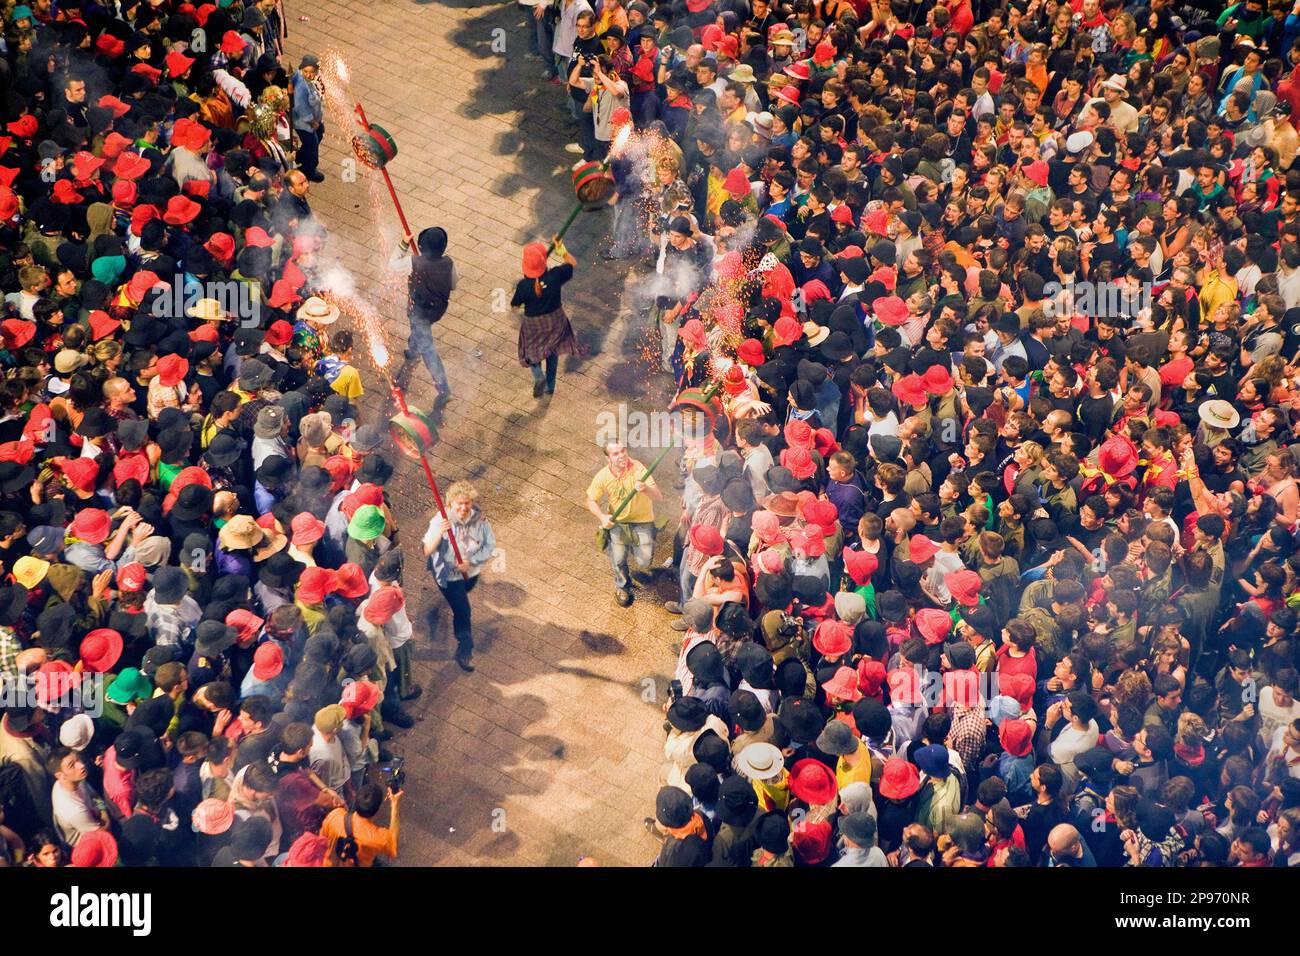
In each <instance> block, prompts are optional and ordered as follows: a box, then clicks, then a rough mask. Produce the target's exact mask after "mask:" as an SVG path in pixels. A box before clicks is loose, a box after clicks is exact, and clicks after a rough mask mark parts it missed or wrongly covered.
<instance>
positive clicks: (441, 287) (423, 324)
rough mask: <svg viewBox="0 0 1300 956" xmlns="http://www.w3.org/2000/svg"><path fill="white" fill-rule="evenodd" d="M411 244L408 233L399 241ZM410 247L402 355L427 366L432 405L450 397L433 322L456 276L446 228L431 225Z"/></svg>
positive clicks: (439, 315)
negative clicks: (435, 394)
mask: <svg viewBox="0 0 1300 956" xmlns="http://www.w3.org/2000/svg"><path fill="white" fill-rule="evenodd" d="M411 244H412V237H411V236H407V237H405V239H404V240H403V241H402V249H403V251H405V249H406V248H407V247H409V246H410V245H411ZM414 245H415V248H414V249H412V250H411V252H412V255H411V261H410V268H411V276H410V280H409V283H408V286H407V292H408V299H407V309H406V315H407V319H408V320H409V322H410V326H411V333H410V337H409V338H408V339H407V342H406V359H407V361H408V362H410V361H411V360H413V359H415V358H416V357H419V358H420V359H423V361H424V364H425V367H426V368H428V369H429V377H430V378H431V379H433V384H434V385H435V386H436V387H437V389H438V397H437V399H435V400H434V407H435V408H438V407H440V406H442V405H445V404H446V403H447V401H448V400H449V399H450V398H451V382H449V381H448V380H447V369H446V367H445V366H444V365H443V364H442V356H440V355H439V354H438V348H437V346H436V345H434V342H433V323H435V322H437V321H438V320H439V319H441V318H442V317H443V316H444V315H445V314H446V313H447V305H448V304H449V303H450V301H451V294H452V292H453V291H455V289H456V283H457V282H458V281H459V276H457V274H456V263H455V262H454V261H452V258H451V257H450V256H448V255H447V231H446V230H445V229H443V228H441V227H439V226H431V227H429V228H428V229H425V230H424V231H422V232H421V233H420V236H419V238H418V239H416V240H415V241H414Z"/></svg>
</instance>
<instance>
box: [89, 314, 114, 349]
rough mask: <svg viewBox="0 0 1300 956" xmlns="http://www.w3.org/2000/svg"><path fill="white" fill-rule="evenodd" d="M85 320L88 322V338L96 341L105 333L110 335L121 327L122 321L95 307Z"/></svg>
mask: <svg viewBox="0 0 1300 956" xmlns="http://www.w3.org/2000/svg"><path fill="white" fill-rule="evenodd" d="M87 321H89V322H90V340H91V341H92V342H98V341H99V340H100V339H102V338H104V337H105V336H107V335H112V334H113V333H114V332H116V331H117V330H118V329H120V328H121V327H122V323H121V322H119V321H117V319H115V318H113V317H112V316H111V315H109V314H108V313H107V312H105V311H104V310H103V309H95V310H94V311H93V312H91V313H90V315H89V317H88V319H87Z"/></svg>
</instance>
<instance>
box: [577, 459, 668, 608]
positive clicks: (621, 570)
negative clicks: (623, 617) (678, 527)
mask: <svg viewBox="0 0 1300 956" xmlns="http://www.w3.org/2000/svg"><path fill="white" fill-rule="evenodd" d="M605 457H606V458H607V459H608V463H607V464H606V465H605V467H604V468H602V469H601V470H600V471H598V472H597V473H596V477H594V478H592V479H591V484H590V485H588V486H587V510H588V511H590V512H591V513H592V514H593V515H595V517H596V520H597V521H599V522H600V526H601V527H602V528H607V529H609V531H610V533H609V544H608V545H607V546H606V548H605V550H606V552H607V553H608V554H609V564H610V567H611V568H613V570H614V594H615V598H616V600H617V601H618V603H619V605H620V606H622V607H627V606H628V605H629V604H631V603H632V578H631V576H630V575H629V574H628V568H627V557H628V551H629V549H630V550H631V551H632V554H633V557H635V559H636V563H637V565H638V567H639V568H640V569H641V570H642V571H645V570H647V569H648V568H649V567H650V562H651V561H653V560H654V550H655V508H654V503H655V502H656V501H662V500H663V492H661V491H660V490H659V488H658V487H657V486H656V485H655V481H654V478H653V477H649V476H647V477H646V479H645V480H644V481H642V480H641V476H642V475H644V474H645V467H644V466H643V465H642V464H641V463H640V462H637V461H633V460H632V457H631V456H630V455H629V454H628V453H627V445H625V444H623V443H622V442H614V441H612V442H607V443H606V444H605ZM629 496H631V500H630V501H628V503H627V506H626V507H624V508H623V510H622V511H621V512H620V513H619V515H618V520H617V522H616V521H615V520H614V518H613V514H614V512H616V511H618V509H619V506H620V505H622V504H623V502H624V501H625V500H626V499H627V498H628V497H629ZM602 501H604V503H605V507H604V508H602V507H601V502H602ZM616 524H617V527H615V525H616Z"/></svg>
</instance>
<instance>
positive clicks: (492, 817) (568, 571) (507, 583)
mask: <svg viewBox="0 0 1300 956" xmlns="http://www.w3.org/2000/svg"><path fill="white" fill-rule="evenodd" d="M288 12H289V31H290V36H289V41H288V52H289V54H290V57H291V58H292V59H293V60H294V62H295V63H296V61H297V58H298V57H299V56H301V55H302V54H303V53H305V52H308V51H311V52H316V53H320V54H324V53H325V52H326V51H328V50H335V51H337V52H339V53H340V54H342V55H343V57H344V58H345V59H346V61H347V64H348V67H349V71H350V74H351V86H352V91H353V93H354V94H355V96H356V97H358V98H359V99H360V100H361V102H362V104H363V106H364V108H365V111H366V113H367V116H368V118H369V120H370V121H371V122H372V123H377V124H379V125H382V126H384V127H385V128H386V129H388V131H389V132H390V133H392V135H393V137H394V138H395V139H396V141H397V143H398V146H399V154H398V156H397V158H396V160H395V161H394V162H393V163H392V165H391V167H390V171H391V173H392V176H393V179H394V183H395V185H396V188H397V191H398V193H399V195H400V196H401V198H402V201H403V205H404V207H405V210H406V214H407V216H408V219H409V220H410V224H411V228H412V229H413V231H415V232H417V233H418V232H419V231H420V229H422V228H424V227H426V226H429V225H434V224H438V225H442V226H444V227H445V228H446V229H447V231H448V232H449V234H450V237H451V241H450V248H449V253H450V255H451V256H452V257H453V258H454V259H455V261H456V263H457V267H458V269H459V272H460V276H461V287H460V288H459V289H458V290H457V292H456V293H455V294H454V295H453V297H452V303H451V308H450V311H449V312H448V315H447V316H446V317H445V318H444V319H443V320H442V321H441V322H440V323H439V324H438V325H437V326H435V338H436V340H437V342H438V348H439V351H440V353H441V355H442V356H443V359H444V361H445V362H446V364H447V366H448V370H449V375H450V379H451V382H452V391H453V395H454V399H453V401H452V402H451V404H450V406H449V407H448V408H447V410H446V414H445V416H444V420H443V422H442V440H441V442H440V444H439V445H438V447H437V449H436V452H435V454H434V455H433V456H432V461H433V465H434V469H435V471H436V472H437V473H438V475H439V483H440V485H441V486H442V487H443V488H445V487H446V485H447V483H449V482H451V481H453V480H456V479H459V478H469V479H472V480H473V481H474V482H475V483H476V484H477V485H478V488H479V490H480V492H481V494H482V502H481V503H482V505H483V507H484V509H485V510H486V513H487V515H488V517H489V518H490V519H491V521H492V524H493V526H494V529H495V531H496V534H497V538H498V541H499V547H500V548H501V554H500V560H499V561H497V562H496V567H495V569H494V570H489V571H488V572H487V573H485V575H484V580H483V581H482V583H481V584H480V586H479V587H478V589H477V590H476V591H475V593H474V615H475V622H474V624H475V627H474V630H475V641H476V643H477V645H478V650H477V653H476V655H475V657H476V661H477V664H478V670H477V671H476V672H475V673H473V674H464V673H462V672H461V671H460V669H459V668H458V667H457V666H456V664H455V662H454V661H453V660H452V657H451V652H452V647H453V642H452V639H451V634H450V616H451V615H450V611H449V609H448V608H447V606H446V604H445V603H444V601H443V599H442V596H441V595H440V594H439V593H438V591H437V588H436V587H433V586H432V585H431V583H430V578H429V577H428V575H427V573H426V572H425V571H424V565H423V561H422V559H421V557H420V552H419V538H420V537H421V536H422V534H423V531H424V528H425V526H426V523H427V521H428V519H429V516H430V513H431V509H432V503H431V500H430V495H429V493H428V491H427V489H426V486H425V484H424V481H423V478H422V476H421V474H420V472H419V469H418V466H416V465H414V464H413V463H411V462H407V461H402V462H401V463H400V464H399V466H398V472H397V475H396V476H395V478H394V479H393V481H392V482H391V483H390V485H389V488H390V491H391V492H392V497H393V499H394V503H395V506H396V509H397V512H398V517H399V520H400V522H401V526H402V529H403V531H402V535H403V542H402V543H403V547H404V549H405V551H406V556H407V559H408V561H407V571H406V590H407V594H408V599H409V600H410V602H411V604H412V605H413V607H412V608H411V611H412V619H413V621H415V623H416V647H417V650H416V665H415V672H416V676H417V677H418V679H419V683H420V684H421V685H422V686H423V687H424V694H423V696H422V697H421V698H420V699H419V700H417V701H416V702H414V704H412V705H410V707H411V710H412V712H413V713H414V714H415V715H416V716H417V717H418V723H417V724H416V726H415V728H414V729H412V730H410V731H407V732H399V735H398V738H397V740H396V746H395V747H394V749H395V751H396V752H399V753H401V754H403V755H404V756H405V757H406V759H407V769H408V779H409V784H408V795H407V799H406V801H405V802H404V804H403V806H404V812H403V821H402V822H403V828H402V846H401V862H402V863H403V864H406V865H412V864H422V865H428V864H456V865H469V864H477V865H553V866H570V865H573V864H574V863H575V862H576V861H577V860H578V858H579V857H581V856H583V855H590V856H594V857H595V858H596V859H597V860H599V861H600V862H601V863H602V864H603V865H607V866H608V865H618V864H624V865H626V864H644V863H646V862H648V861H649V860H650V859H651V858H652V856H653V854H654V852H655V849H656V844H655V843H654V842H653V840H652V839H651V838H650V837H649V836H648V835H647V834H646V832H645V830H644V828H643V826H642V822H641V821H642V819H643V818H644V817H645V816H647V815H648V814H650V813H652V812H653V798H654V791H655V788H656V774H657V771H658V765H659V763H660V762H661V757H662V741H663V734H662V732H661V729H660V728H661V723H662V720H663V715H662V713H661V711H660V709H659V707H658V705H656V704H655V703H652V702H648V701H647V699H646V698H647V697H648V696H649V694H648V692H647V688H652V689H653V693H654V695H655V696H656V697H657V698H658V699H660V700H662V697H663V693H664V689H665V686H666V682H667V679H668V677H669V674H670V672H671V669H672V666H673V661H674V653H673V650H672V644H671V638H672V637H673V636H674V632H673V631H671V630H669V629H668V628H667V626H666V622H667V615H666V614H665V612H664V611H663V610H662V608H661V607H660V606H659V602H658V601H657V600H653V599H648V598H647V596H646V595H644V594H639V595H638V600H637V602H636V603H635V604H634V605H633V606H632V607H631V608H628V609H622V608H619V607H618V606H617V605H616V604H615V603H614V601H613V588H612V582H611V579H610V575H609V566H608V563H607V561H606V559H605V557H604V555H603V554H602V553H600V552H598V551H596V549H595V547H594V544H593V540H594V522H593V520H592V519H591V516H590V515H589V514H588V513H587V512H586V510H585V509H584V507H583V504H582V500H583V493H584V491H585V488H586V486H587V483H588V481H589V480H590V477H591V475H592V474H594V473H595V471H596V470H597V469H598V468H599V467H600V466H601V465H602V464H603V456H602V454H601V452H600V450H599V448H598V447H597V445H596V434H597V430H598V416H599V415H600V413H602V412H606V411H610V410H614V409H616V408H617V406H618V404H619V403H620V402H626V403H627V407H628V408H629V409H636V410H645V409H662V408H664V407H665V406H666V404H667V401H668V399H669V397H670V396H669V393H668V388H669V385H668V382H667V376H664V375H662V374H650V372H649V366H648V365H647V364H646V363H645V362H644V361H642V359H641V358H640V354H641V351H642V336H643V332H642V331H641V329H640V326H641V325H642V324H643V323H642V322H641V321H638V320H634V319H629V318H628V317H625V316H623V315H621V314H620V298H621V296H620V291H621V288H622V285H623V281H624V279H623V271H622V270H621V269H619V268H615V266H614V264H612V263H608V262H605V261H602V260H601V259H600V258H599V257H598V255H597V252H598V249H599V245H598V243H599V242H600V240H601V238H602V236H603V235H604V233H605V231H606V230H608V228H609V226H610V222H611V219H610V216H609V213H608V212H605V211H602V212H592V213H584V214H583V216H582V217H581V218H580V219H579V221H578V223H577V224H576V225H575V226H574V227H573V229H572V230H570V232H569V234H568V236H567V237H566V241H567V242H568V243H569V246H570V248H571V249H572V251H573V252H574V254H575V255H576V256H577V257H578V259H579V269H578V274H577V278H575V280H574V281H573V283H571V284H570V286H569V287H568V289H567V290H566V307H567V309H568V312H569V315H570V317H571V319H572V321H573V325H574V329H575V331H576V332H577V334H578V338H579V339H580V340H581V342H582V343H583V344H584V346H585V347H586V349H587V354H586V355H584V356H581V357H574V358H569V359H566V360H563V361H562V363H561V376H560V382H559V387H558V390H557V393H556V395H555V396H554V397H553V398H552V399H549V400H541V401H538V400H535V399H533V398H532V382H531V378H530V376H529V374H528V371H527V369H525V368H522V367H521V366H520V365H519V363H518V361H517V359H516V341H517V330H518V324H517V323H518V319H517V318H516V317H515V316H514V315H513V314H511V313H510V312H509V311H507V310H504V309H503V308H502V304H503V301H504V302H508V300H509V296H510V294H511V290H512V289H513V285H514V283H515V281H517V279H518V277H519V271H518V270H519V256H520V249H521V247H522V245H523V244H524V243H525V242H528V241H531V240H534V239H539V238H543V237H544V236H546V235H549V233H550V232H552V231H554V230H555V229H556V228H558V226H559V224H560V223H561V222H562V221H563V218H564V216H565V214H566V213H567V211H568V209H569V207H570V206H571V204H572V202H573V191H572V188H571V185H570V180H569V176H568V166H569V164H570V163H572V161H573V158H574V157H572V156H570V155H569V154H567V153H565V152H564V151H563V148H562V147H563V144H564V143H565V142H568V141H570V140H572V139H574V138H575V134H574V127H572V126H570V125H569V123H568V122H567V113H566V112H565V111H564V109H563V106H564V101H563V91H562V88H561V87H559V86H553V85H548V84H546V83H544V82H543V81H542V80H541V79H540V76H541V72H542V69H541V66H542V65H541V63H540V62H539V61H537V60H533V59H527V58H526V54H527V52H528V34H527V32H526V30H528V29H531V26H530V22H529V21H528V19H527V15H528V11H527V10H525V9H523V8H521V7H518V6H516V5H515V4H514V3H477V2H464V0H451V2H445V3H420V2H413V0H323V2H319V3H313V4H311V5H307V4H304V3H302V2H300V0H299V2H294V0H291V2H290V3H289V11H288ZM299 15H306V16H307V17H308V22H302V21H300V20H298V16H299ZM503 44H504V52H502V51H503ZM328 122H329V120H328V118H327V124H328ZM350 155H351V154H350V152H349V151H348V147H347V144H346V143H345V142H344V140H343V137H342V136H340V135H338V128H337V124H335V127H334V128H333V129H327V133H326V141H325V143H324V144H323V148H322V159H321V169H322V171H324V172H325V173H326V174H327V177H328V178H327V180H326V182H325V183H323V184H321V185H317V186H313V187H312V191H311V195H310V197H309V199H310V201H311V204H312V207H313V209H314V210H315V211H316V214H317V215H318V216H319V217H320V218H321V219H322V221H323V222H324V223H325V225H326V227H327V228H328V229H329V230H330V234H331V238H330V241H329V244H328V246H327V248H326V250H325V258H326V260H327V261H333V260H335V259H336V258H337V260H338V261H339V263H340V264H341V265H343V266H345V267H347V268H348V269H349V270H351V271H352V273H353V274H354V275H355V276H356V278H357V282H358V288H359V289H360V290H361V291H363V292H364V291H365V290H366V289H367V288H370V287H373V286H374V285H376V284H378V283H380V282H381V280H382V275H383V269H384V266H383V263H382V261H381V259H382V256H381V255H380V253H378V252H376V246H377V240H376V231H375V225H374V223H373V220H372V219H371V217H370V215H369V213H368V209H369V202H368V189H367V185H366V175H365V174H364V173H363V174H362V176H361V177H360V181H358V182H353V183H349V182H346V181H344V180H345V179H346V176H345V175H344V173H345V160H346V158H347V157H348V156H350ZM395 222H396V220H395V217H394V216H393V214H392V212H391V209H390V208H388V207H387V204H386V200H385V208H384V209H383V223H384V227H385V228H387V229H389V230H390V232H391V231H393V230H395V229H396V225H395ZM503 290H504V291H503ZM503 297H504V299H503ZM494 305H495V306H496V310H495V311H494ZM385 318H386V322H387V329H388V333H389V346H390V348H392V349H393V351H395V352H396V353H397V354H398V356H399V358H400V348H401V345H402V344H403V342H404V340H405V335H406V322H405V317H404V315H402V314H401V312H400V311H398V310H395V309H392V308H389V309H387V310H386V311H385ZM361 351H362V350H361V349H358V353H360V352H361ZM357 364H358V365H359V366H364V368H363V375H366V385H367V394H366V396H365V397H364V399H363V417H365V418H366V419H368V420H375V419H376V418H378V417H380V416H382V415H386V414H387V412H386V410H385V408H384V407H383V398H384V395H383V392H384V390H383V388H382V386H381V385H380V383H379V382H378V381H377V377H376V376H375V375H373V374H370V372H371V370H370V369H369V367H368V363H366V362H364V361H362V360H360V359H359V360H358V362H357ZM409 395H410V399H411V404H413V405H416V406H422V407H425V408H428V407H429V405H430V397H431V395H432V385H431V383H430V381H429V379H428V377H427V372H426V371H425V369H424V368H423V366H422V365H421V366H419V367H418V368H417V369H416V370H415V372H414V374H413V377H412V380H411V385H410V389H409ZM632 451H633V455H634V457H637V458H638V459H640V460H642V461H646V460H648V458H649V456H650V454H651V453H652V451H653V450H643V451H639V450H638V449H637V448H636V447H635V446H634V447H633V449H632ZM394 454H395V453H394ZM671 470H672V468H671V463H669V464H668V465H666V466H665V467H664V468H662V469H661V470H660V472H659V474H660V477H661V479H662V481H663V483H664V484H665V486H666V490H670V489H671V481H670V479H669V476H668V475H666V474H665V472H667V471H671ZM672 510H673V509H670V512H669V513H670V516H672V517H675V515H672ZM674 526H675V522H673V524H671V525H670V529H671V528H672V527H674ZM669 544H670V541H669V540H668V538H667V536H666V535H665V536H663V537H661V541H660V548H659V555H658V557H659V559H660V560H662V558H663V557H665V556H666V555H667V554H668V553H669ZM660 577H663V575H660ZM659 586H660V587H661V588H664V589H666V590H665V592H664V594H663V596H664V597H670V596H672V595H671V593H670V592H671V590H672V589H673V587H674V585H670V584H669V583H668V582H667V581H662V582H660V585H659ZM647 679H653V683H652V684H647V683H646V681H647Z"/></svg>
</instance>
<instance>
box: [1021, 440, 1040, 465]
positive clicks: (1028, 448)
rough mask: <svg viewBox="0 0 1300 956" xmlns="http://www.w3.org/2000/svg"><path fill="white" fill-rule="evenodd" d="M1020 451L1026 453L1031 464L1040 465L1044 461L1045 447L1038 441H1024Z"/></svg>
mask: <svg viewBox="0 0 1300 956" xmlns="http://www.w3.org/2000/svg"><path fill="white" fill-rule="evenodd" d="M1020 450H1021V451H1023V452H1024V453H1025V457H1026V458H1028V459H1029V461H1030V463H1031V464H1034V465H1036V464H1038V463H1039V462H1040V461H1042V460H1043V446H1042V445H1040V444H1038V442H1036V441H1022V442H1021V443H1020Z"/></svg>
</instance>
